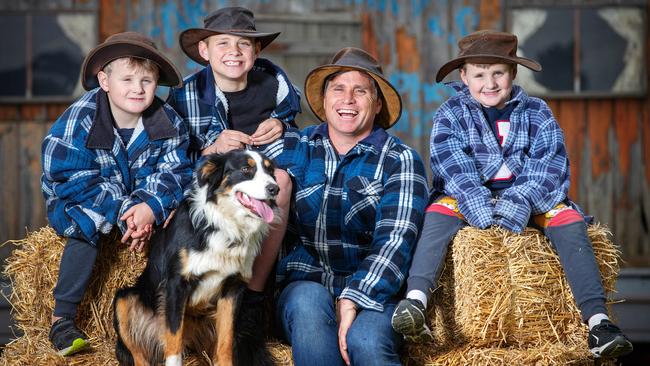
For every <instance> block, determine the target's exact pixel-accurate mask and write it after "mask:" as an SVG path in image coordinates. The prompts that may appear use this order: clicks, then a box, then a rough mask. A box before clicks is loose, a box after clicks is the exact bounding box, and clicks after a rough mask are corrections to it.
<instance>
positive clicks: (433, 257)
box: [392, 30, 632, 357]
mask: <svg viewBox="0 0 650 366" xmlns="http://www.w3.org/2000/svg"><path fill="white" fill-rule="evenodd" d="M458 46H459V54H458V57H456V58H454V59H453V60H451V61H449V62H447V63H446V64H444V65H443V66H442V67H441V68H440V70H439V71H438V74H437V76H436V81H438V82H440V81H441V80H442V79H443V78H444V77H445V76H446V75H447V74H448V73H449V72H451V71H452V70H454V69H460V78H461V80H462V82H452V83H450V84H449V85H450V86H451V87H453V88H454V89H455V90H456V91H457V95H455V96H453V97H451V98H450V99H449V100H447V101H446V102H445V103H444V104H443V105H442V106H440V108H439V109H438V111H437V113H436V115H435V117H434V122H433V130H432V131H431V144H430V148H431V170H432V172H433V187H432V192H433V194H432V197H431V202H433V203H432V204H431V205H430V206H429V207H428V208H427V210H426V216H425V221H424V227H423V229H422V235H421V237H420V239H419V241H418V244H417V246H416V252H415V256H414V260H413V264H412V265H411V269H410V271H409V278H408V280H407V283H408V289H407V295H406V299H405V300H402V301H401V302H400V303H399V305H398V306H397V309H396V310H395V314H394V315H393V319H392V324H393V328H394V329H395V330H396V331H398V332H400V333H402V334H404V335H406V336H407V337H408V338H410V339H412V340H415V341H420V342H422V341H430V340H432V336H431V332H430V331H429V329H428V328H427V326H426V319H425V309H426V307H427V300H428V297H429V294H430V293H431V292H432V291H433V289H434V287H435V286H434V285H435V283H436V282H437V280H438V278H439V277H440V273H441V269H442V266H443V262H444V259H445V256H446V253H447V247H448V245H449V243H450V242H451V240H452V238H453V236H454V235H455V234H456V232H457V231H458V230H459V229H460V228H462V227H463V226H465V225H471V226H474V227H477V228H481V229H485V228H488V227H490V226H499V227H502V228H504V229H507V230H510V231H512V232H515V233H520V232H521V231H522V230H523V229H524V228H525V227H526V226H527V225H532V226H534V227H537V228H539V229H541V230H543V232H544V234H545V235H546V236H547V237H548V238H549V240H550V242H551V244H552V245H553V246H554V247H555V249H556V250H557V252H558V255H559V257H560V262H561V264H562V267H563V268H564V271H565V273H566V276H567V280H568V282H569V285H570V286H571V290H572V292H573V295H574V296H575V299H576V303H577V305H578V307H579V308H580V311H581V314H582V318H583V320H584V321H585V322H586V323H588V324H589V329H590V332H589V348H590V349H591V352H593V354H594V355H595V356H596V357H601V356H602V357H617V356H620V355H624V354H627V353H629V352H630V351H632V344H631V343H630V341H629V340H628V339H627V338H626V337H625V336H624V335H623V334H622V333H621V331H620V329H619V328H618V327H616V326H615V325H614V324H612V323H611V322H610V321H609V320H608V317H607V309H606V307H605V295H604V291H603V287H602V285H601V282H600V272H599V270H598V266H597V264H596V260H595V258H594V254H593V250H592V248H591V243H590V242H589V239H588V237H587V224H586V223H587V222H589V221H590V220H591V218H587V217H585V216H584V215H583V213H582V212H581V211H580V208H579V207H578V206H577V205H576V204H575V203H574V202H572V201H571V200H569V198H568V197H567V192H568V191H569V159H568V158H567V155H566V148H565V145H564V137H563V133H562V130H561V129H560V127H559V125H558V123H557V121H555V119H554V118H553V114H552V113H551V110H550V109H549V107H548V105H547V104H546V103H545V102H544V101H543V100H541V99H539V98H533V97H529V96H528V95H527V94H526V93H525V92H524V91H523V89H522V88H521V87H519V86H517V85H513V80H514V79H515V76H516V75H517V65H518V64H519V65H523V66H525V67H527V68H529V69H531V70H533V71H540V70H541V69H542V67H541V65H540V64H538V63H537V62H535V61H533V60H530V59H527V58H524V57H519V56H517V54H516V51H517V37H516V36H515V35H513V34H510V33H503V32H497V31H492V30H483V31H478V32H475V33H472V34H470V35H468V36H466V37H464V38H462V39H461V40H460V41H459V42H458Z"/></svg>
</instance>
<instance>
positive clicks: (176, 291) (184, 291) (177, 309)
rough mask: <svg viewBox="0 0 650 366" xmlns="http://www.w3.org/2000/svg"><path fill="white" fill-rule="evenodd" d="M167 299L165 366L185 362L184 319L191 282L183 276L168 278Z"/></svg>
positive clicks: (178, 365) (176, 365) (177, 365)
mask: <svg viewBox="0 0 650 366" xmlns="http://www.w3.org/2000/svg"><path fill="white" fill-rule="evenodd" d="M166 290H167V294H166V299H165V334H164V342H165V347H164V356H165V366H181V365H182V364H183V319H184V315H185V306H186V303H187V296H188V294H189V284H188V283H187V282H186V281H183V280H182V279H181V278H179V277H177V278H170V279H168V280H167V286H166Z"/></svg>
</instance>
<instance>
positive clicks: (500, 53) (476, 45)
mask: <svg viewBox="0 0 650 366" xmlns="http://www.w3.org/2000/svg"><path fill="white" fill-rule="evenodd" d="M458 49H459V52H458V57H456V58H455V59H453V60H451V61H449V62H447V63H446V64H444V65H442V67H441V68H440V69H439V70H438V74H436V82H438V83H439V82H440V81H441V80H442V79H444V78H445V76H447V74H449V73H450V72H452V71H453V70H455V69H457V68H459V67H461V66H463V65H464V64H465V62H467V61H471V62H475V63H486V64H491V63H502V62H503V63H509V64H512V63H517V64H520V65H522V66H525V67H527V68H529V69H531V70H533V71H540V70H542V65H540V64H539V63H538V62H537V61H534V60H531V59H529V58H525V57H519V56H517V36H515V35H514V34H511V33H505V32H498V31H495V30H481V31H477V32H474V33H470V34H468V35H467V36H465V37H463V38H461V39H460V41H458Z"/></svg>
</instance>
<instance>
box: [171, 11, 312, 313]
mask: <svg viewBox="0 0 650 366" xmlns="http://www.w3.org/2000/svg"><path fill="white" fill-rule="evenodd" d="M203 23H204V27H203V28H191V29H187V30H185V31H183V32H182V33H181V34H180V36H179V42H180V46H181V49H182V50H183V52H185V54H186V55H187V56H188V57H189V58H191V59H192V60H194V61H195V62H197V63H199V64H201V65H204V66H205V67H204V68H203V69H202V70H200V71H198V72H197V73H195V74H193V75H190V76H188V77H186V78H185V80H184V83H183V86H182V87H180V88H177V89H173V90H172V91H171V93H170V95H169V98H168V100H167V101H168V103H170V104H171V105H172V106H173V107H174V109H176V111H177V112H178V113H179V114H180V115H181V117H182V118H183V121H184V122H185V124H186V126H187V129H188V131H189V134H190V146H189V151H188V153H189V155H190V159H191V160H192V161H193V163H196V164H197V165H198V164H199V162H200V160H201V156H203V155H207V154H211V153H224V152H227V151H229V150H233V149H241V148H245V147H254V148H257V149H259V150H261V151H262V152H265V153H267V154H268V155H272V154H273V151H275V150H277V149H278V146H279V145H280V144H281V143H282V139H281V137H282V133H283V131H284V130H285V129H286V128H288V127H296V124H295V122H294V119H295V117H296V114H298V113H299V112H300V96H299V94H298V91H297V90H296V89H295V88H294V86H293V85H292V84H291V82H290V80H289V77H288V76H287V75H286V74H285V73H284V71H282V69H280V68H279V67H278V66H276V65H274V64H273V63H271V62H270V61H269V60H266V59H263V58H260V57H258V56H259V54H260V52H261V51H262V50H263V49H264V48H265V47H266V46H268V45H269V44H270V43H271V42H272V41H273V40H274V39H275V38H276V37H277V36H278V35H279V34H280V33H265V32H258V31H257V30H256V28H255V18H254V16H253V13H252V12H251V11H250V10H248V9H246V8H242V7H226V8H221V9H218V10H216V11H214V12H212V13H210V14H209V15H208V16H206V17H205V19H204V22H203ZM275 178H276V180H277V182H278V185H279V186H280V193H279V195H278V198H277V204H278V207H279V208H280V211H281V215H280V220H279V222H278V223H276V224H275V225H274V226H273V227H272V228H271V231H270V232H269V234H268V236H267V238H266V240H265V241H264V242H263V243H262V253H260V255H259V256H258V257H257V259H256V261H255V264H254V266H253V277H252V278H251V281H250V283H249V284H248V291H247V292H246V293H245V299H246V301H251V304H250V305H251V306H252V305H254V304H258V305H259V304H261V300H262V299H263V296H262V294H261V291H262V290H263V289H264V285H265V283H266V279H267V277H268V275H269V273H270V272H271V270H272V268H273V264H274V263H275V259H276V258H277V253H278V251H279V248H280V244H281V242H282V238H283V237H284V232H285V230H286V222H287V214H288V211H289V200H290V197H291V180H290V179H289V176H288V175H287V173H286V172H285V171H282V170H280V169H276V171H275ZM255 300H257V301H255ZM249 308H250V307H249ZM260 314H261V312H260Z"/></svg>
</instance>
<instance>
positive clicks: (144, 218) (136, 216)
mask: <svg viewBox="0 0 650 366" xmlns="http://www.w3.org/2000/svg"><path fill="white" fill-rule="evenodd" d="M120 220H124V221H126V225H127V230H126V232H125V233H124V236H122V243H126V241H127V240H129V238H130V239H131V244H130V245H129V250H137V251H141V250H142V249H143V248H144V245H145V244H146V242H147V241H149V239H150V238H151V234H152V233H153V224H154V223H155V222H156V218H155V216H154V214H153V211H152V210H151V207H149V205H147V204H146V203H144V202H141V203H138V204H137V205H134V206H132V207H131V208H129V209H128V210H127V211H126V212H125V213H124V215H122V217H120Z"/></svg>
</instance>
